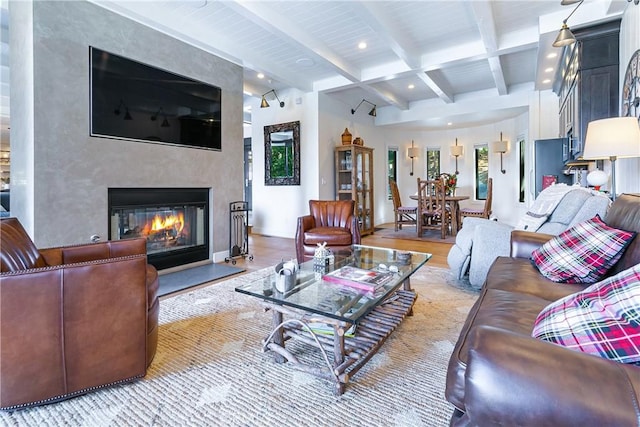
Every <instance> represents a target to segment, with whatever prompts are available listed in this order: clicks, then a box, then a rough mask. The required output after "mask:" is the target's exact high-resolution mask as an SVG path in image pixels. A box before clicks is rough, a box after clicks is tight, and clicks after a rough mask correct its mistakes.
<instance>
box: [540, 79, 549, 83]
mask: <svg viewBox="0 0 640 427" xmlns="http://www.w3.org/2000/svg"><path fill="white" fill-rule="evenodd" d="M542 83H544V84H547V83H551V79H544V80H543V81H542Z"/></svg>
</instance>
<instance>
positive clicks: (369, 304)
mask: <svg viewBox="0 0 640 427" xmlns="http://www.w3.org/2000/svg"><path fill="white" fill-rule="evenodd" d="M430 258H431V254H426V253H419V252H408V251H397V250H394V249H386V248H376V247H371V246H363V245H354V246H353V247H352V251H351V253H350V254H348V255H347V254H336V256H335V263H334V264H333V265H330V266H328V267H325V266H323V267H320V268H319V267H318V266H317V265H314V262H313V261H309V262H306V263H303V264H300V266H299V270H298V272H297V277H296V280H295V282H294V284H292V285H293V287H292V288H291V289H289V290H287V291H285V292H280V291H279V290H278V288H277V287H276V279H277V274H276V272H275V269H274V271H273V273H271V274H269V275H267V276H266V277H263V278H260V279H258V280H256V281H254V282H251V283H248V284H244V285H241V286H238V287H237V288H236V289H235V290H236V291H237V292H240V293H244V294H247V295H251V296H253V297H257V298H260V299H261V300H263V302H264V303H265V305H266V306H267V307H268V308H269V309H271V310H272V313H273V316H272V327H273V330H272V332H271V333H270V334H269V336H268V337H267V338H266V339H265V340H263V342H262V344H263V347H264V348H265V349H269V350H271V351H273V352H274V359H275V361H276V362H278V363H282V362H285V361H288V362H289V363H291V364H293V365H294V366H295V367H297V368H299V369H302V370H304V371H306V372H310V373H312V374H315V375H318V376H320V377H322V378H325V379H328V380H330V381H332V382H333V384H334V392H335V393H336V394H337V395H339V394H342V393H343V392H344V388H345V385H346V384H347V383H348V382H349V379H350V377H352V376H353V375H354V374H355V373H356V372H357V371H358V370H359V369H360V368H361V367H362V366H363V365H364V364H365V363H366V362H367V361H368V360H369V359H370V358H371V356H373V355H374V354H375V352H376V351H377V350H378V349H379V348H380V346H381V345H382V344H383V343H384V341H385V340H386V339H387V338H388V337H389V335H390V334H391V332H393V331H394V330H395V329H396V327H397V326H398V325H399V324H400V323H401V322H402V320H403V319H404V318H405V317H406V316H407V315H410V314H411V309H412V307H413V304H414V302H415V300H416V297H417V295H416V293H415V292H414V291H413V290H412V289H411V285H410V281H409V279H410V277H411V275H412V274H413V273H415V271H416V270H418V269H419V268H420V267H422V266H423V265H424V264H425V263H426V262H427V261H428V260H429V259H430ZM344 267H356V268H357V269H362V270H370V271H372V272H374V273H372V274H375V275H377V276H378V277H379V278H380V280H379V281H380V283H378V284H374V285H371V286H367V287H368V288H369V289H367V290H363V289H360V286H358V285H359V284H358V283H356V284H355V285H356V286H357V287H356V286H354V284H353V283H350V282H348V281H346V280H345V281H344V282H343V283H334V282H330V281H328V280H325V278H324V277H325V275H326V274H330V273H332V272H333V271H335V270H339V269H341V270H340V271H345V270H344ZM280 289H282V287H280ZM285 316H286V320H285ZM354 325H355V326H354ZM292 338H295V339H298V340H301V341H302V342H305V343H307V344H311V345H312V346H314V347H316V348H317V349H319V351H320V352H321V353H322V356H323V359H324V364H325V365H326V366H324V367H323V366H322V365H321V366H318V365H317V364H316V365H306V364H303V363H301V362H300V361H299V360H298V359H297V358H296V356H295V355H293V354H292V353H290V352H289V351H288V350H287V349H286V348H285V342H286V341H287V340H288V339H292Z"/></svg>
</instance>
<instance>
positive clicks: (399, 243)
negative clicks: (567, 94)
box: [236, 224, 451, 271]
mask: <svg viewBox="0 0 640 427" xmlns="http://www.w3.org/2000/svg"><path fill="white" fill-rule="evenodd" d="M383 227H393V224H385V225H383ZM362 244H363V245H369V246H378V247H383V248H392V249H400V250H411V251H417V252H427V253H430V254H432V255H433V256H432V258H431V260H430V261H429V263H428V264H429V265H430V266H433V267H442V268H447V267H448V265H447V254H448V253H449V249H450V248H451V243H444V242H443V243H440V242H431V241H424V242H421V241H416V240H401V239H389V238H388V237H387V238H382V237H378V236H377V235H376V233H373V234H370V235H368V236H365V237H363V238H362ZM249 253H250V254H251V255H253V261H250V260H249V259H246V258H245V259H241V258H238V259H237V260H236V267H242V268H245V269H247V271H255V270H260V269H262V268H265V267H269V266H273V265H276V264H277V263H279V262H280V261H282V260H287V259H292V258H293V259H295V257H296V248H295V242H294V240H293V239H287V238H282V237H271V236H263V235H260V234H250V235H249Z"/></svg>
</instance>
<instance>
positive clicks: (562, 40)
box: [553, 0, 584, 47]
mask: <svg viewBox="0 0 640 427" xmlns="http://www.w3.org/2000/svg"><path fill="white" fill-rule="evenodd" d="M583 2H584V0H579V1H578V2H577V3H578V5H577V6H576V7H575V8H574V9H573V10H572V11H571V13H570V14H569V16H567V17H566V19H565V20H564V21H562V28H560V32H558V36H557V37H556V39H555V41H554V42H553V47H563V46H569V45H572V44H574V43H575V42H576V37H575V36H574V35H573V33H572V32H571V30H570V29H569V27H568V26H567V21H568V20H569V18H571V15H573V14H574V13H575V11H576V10H578V8H579V7H580V5H582V3H583ZM573 3H576V1H575V0H562V1H561V2H560V4H562V5H563V6H564V5H568V4H573Z"/></svg>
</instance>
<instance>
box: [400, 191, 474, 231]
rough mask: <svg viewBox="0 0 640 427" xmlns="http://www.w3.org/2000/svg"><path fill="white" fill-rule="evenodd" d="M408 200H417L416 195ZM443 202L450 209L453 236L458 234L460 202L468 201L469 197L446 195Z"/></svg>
mask: <svg viewBox="0 0 640 427" xmlns="http://www.w3.org/2000/svg"><path fill="white" fill-rule="evenodd" d="M409 198H410V199H412V200H418V195H417V194H412V195H411V196H409ZM444 200H445V202H446V203H447V204H448V205H449V206H450V207H451V235H452V236H455V235H456V234H458V230H459V229H460V225H461V222H462V221H461V217H460V202H461V201H462V200H469V196H456V195H447V196H445V198H444ZM418 220H419V219H418Z"/></svg>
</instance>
